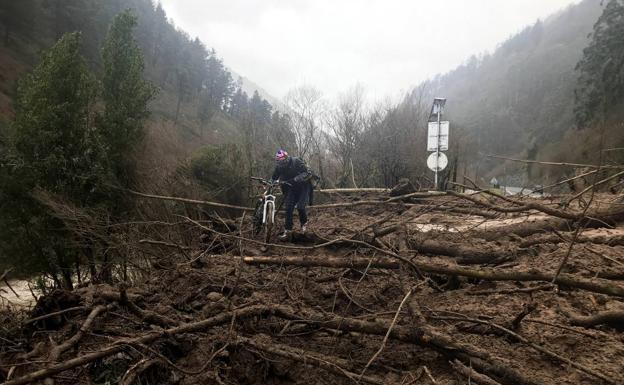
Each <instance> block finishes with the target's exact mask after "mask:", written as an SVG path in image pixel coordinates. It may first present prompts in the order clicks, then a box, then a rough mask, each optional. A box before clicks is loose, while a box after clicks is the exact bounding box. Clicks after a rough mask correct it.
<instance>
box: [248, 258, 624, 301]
mask: <svg viewBox="0 0 624 385" xmlns="http://www.w3.org/2000/svg"><path fill="white" fill-rule="evenodd" d="M242 260H243V262H244V263H246V264H249V265H261V264H266V265H293V266H306V267H315V266H316V267H332V268H343V269H345V268H350V267H353V266H358V267H366V266H368V264H369V263H370V266H371V267H376V268H390V269H395V268H396V265H395V264H389V263H387V262H386V263H385V264H384V263H380V264H377V265H375V263H376V262H375V261H374V260H372V261H371V260H368V259H362V260H358V261H356V260H354V259H342V258H328V257H323V258H318V257H301V256H296V257H295V256H291V257H268V256H267V257H243V259H242ZM411 263H412V264H413V265H414V266H416V267H417V268H418V270H420V271H421V272H423V273H431V274H443V275H451V276H453V275H455V276H460V277H468V278H478V279H483V280H486V281H518V282H532V281H536V282H552V280H553V278H554V273H544V272H541V271H539V270H537V269H533V270H528V271H506V270H496V269H491V268H467V267H463V266H451V265H443V264H439V263H430V262H422V261H418V260H414V259H412V260H411ZM383 266H387V267H383ZM406 267H409V265H406ZM554 283H556V284H557V285H561V286H565V287H570V288H575V289H582V290H587V291H591V292H594V293H601V294H608V295H613V296H616V297H624V286H621V285H618V284H615V283H613V282H610V281H608V280H604V279H588V278H582V277H577V276H575V275H571V274H559V276H558V277H557V279H556V280H555V282H554Z"/></svg>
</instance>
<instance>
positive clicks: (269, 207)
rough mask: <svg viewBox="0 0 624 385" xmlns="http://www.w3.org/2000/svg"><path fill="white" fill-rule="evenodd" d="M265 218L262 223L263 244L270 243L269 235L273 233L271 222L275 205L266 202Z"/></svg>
mask: <svg viewBox="0 0 624 385" xmlns="http://www.w3.org/2000/svg"><path fill="white" fill-rule="evenodd" d="M265 214H266V217H265V223H264V242H265V243H270V241H271V233H272V232H273V225H274V223H273V220H274V216H275V204H274V203H273V202H267V205H266V213H265Z"/></svg>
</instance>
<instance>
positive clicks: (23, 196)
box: [0, 33, 104, 288]
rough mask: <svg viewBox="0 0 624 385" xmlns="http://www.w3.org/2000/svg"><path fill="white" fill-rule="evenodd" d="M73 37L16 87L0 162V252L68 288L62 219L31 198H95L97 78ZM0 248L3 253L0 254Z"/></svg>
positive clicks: (69, 261) (69, 254) (69, 259)
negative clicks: (34, 194) (43, 194)
mask: <svg viewBox="0 0 624 385" xmlns="http://www.w3.org/2000/svg"><path fill="white" fill-rule="evenodd" d="M80 43H81V39H80V34H78V33H72V34H66V35H64V36H63V37H62V38H61V39H60V40H59V42H58V43H57V44H56V45H55V46H54V47H53V48H52V49H51V50H50V51H49V52H48V53H47V54H45V55H44V57H43V60H42V61H41V63H40V64H39V65H38V66H37V67H36V68H35V69H34V70H33V71H32V73H31V74H29V75H27V76H26V77H25V78H24V79H23V80H22V81H21V82H20V84H19V88H18V96H17V101H16V117H15V121H14V124H13V125H12V127H11V129H10V131H9V135H8V146H7V147H8V150H9V151H8V153H9V154H8V155H5V157H4V159H3V160H2V162H1V163H2V164H1V165H0V167H2V170H1V171H0V174H2V175H1V176H2V184H1V185H0V196H1V197H2V202H11V204H4V205H1V206H0V228H3V229H5V230H4V231H3V232H1V233H0V235H1V236H2V239H0V249H1V250H0V256H1V255H11V256H12V261H11V262H12V263H13V264H14V265H17V266H19V267H22V269H24V270H29V271H33V270H39V269H44V270H45V271H48V272H50V273H52V275H53V276H54V277H55V278H56V277H57V276H58V275H59V274H60V276H61V277H62V278H63V284H64V286H65V287H66V288H71V287H72V283H71V272H72V266H73V262H74V260H75V257H76V256H77V252H76V250H75V249H73V248H72V247H70V246H68V244H69V241H68V238H69V234H68V233H67V231H66V230H64V228H63V224H62V223H61V222H60V221H58V220H56V219H55V218H53V217H52V216H50V215H48V214H47V212H46V211H45V209H44V208H43V207H41V206H40V205H38V204H37V203H36V202H35V201H34V200H33V199H32V198H31V191H32V190H33V189H34V188H36V187H38V188H41V189H44V190H46V191H49V192H52V193H55V194H58V195H62V196H63V197H66V198H68V199H70V200H72V201H74V202H76V203H78V204H80V205H83V204H87V203H89V202H91V201H93V200H95V199H96V196H97V187H98V185H99V183H100V181H101V179H102V176H103V174H104V170H103V167H102V157H101V154H102V152H101V151H100V148H99V144H98V141H97V137H96V135H95V132H94V131H93V130H92V129H91V126H90V121H91V119H90V111H91V107H92V105H93V102H94V96H95V89H96V82H95V80H94V78H93V77H92V76H91V74H90V73H89V71H88V70H87V66H86V64H85V61H84V59H83V58H82V57H81V56H80V53H79V51H80ZM2 252H4V253H2Z"/></svg>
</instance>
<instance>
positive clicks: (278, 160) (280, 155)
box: [275, 149, 288, 167]
mask: <svg viewBox="0 0 624 385" xmlns="http://www.w3.org/2000/svg"><path fill="white" fill-rule="evenodd" d="M275 164H276V165H277V167H284V166H286V165H287V164H288V153H287V152H286V151H284V150H282V149H279V150H277V153H275Z"/></svg>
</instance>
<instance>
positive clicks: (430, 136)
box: [427, 121, 449, 151]
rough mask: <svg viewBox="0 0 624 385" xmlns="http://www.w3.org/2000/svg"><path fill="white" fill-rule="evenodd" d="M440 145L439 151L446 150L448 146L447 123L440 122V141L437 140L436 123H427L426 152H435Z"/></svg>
mask: <svg viewBox="0 0 624 385" xmlns="http://www.w3.org/2000/svg"><path fill="white" fill-rule="evenodd" d="M438 143H440V151H446V150H448V145H449V122H447V121H445V122H440V139H439V140H438V122H429V129H428V130H427V151H437V150H438Z"/></svg>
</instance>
